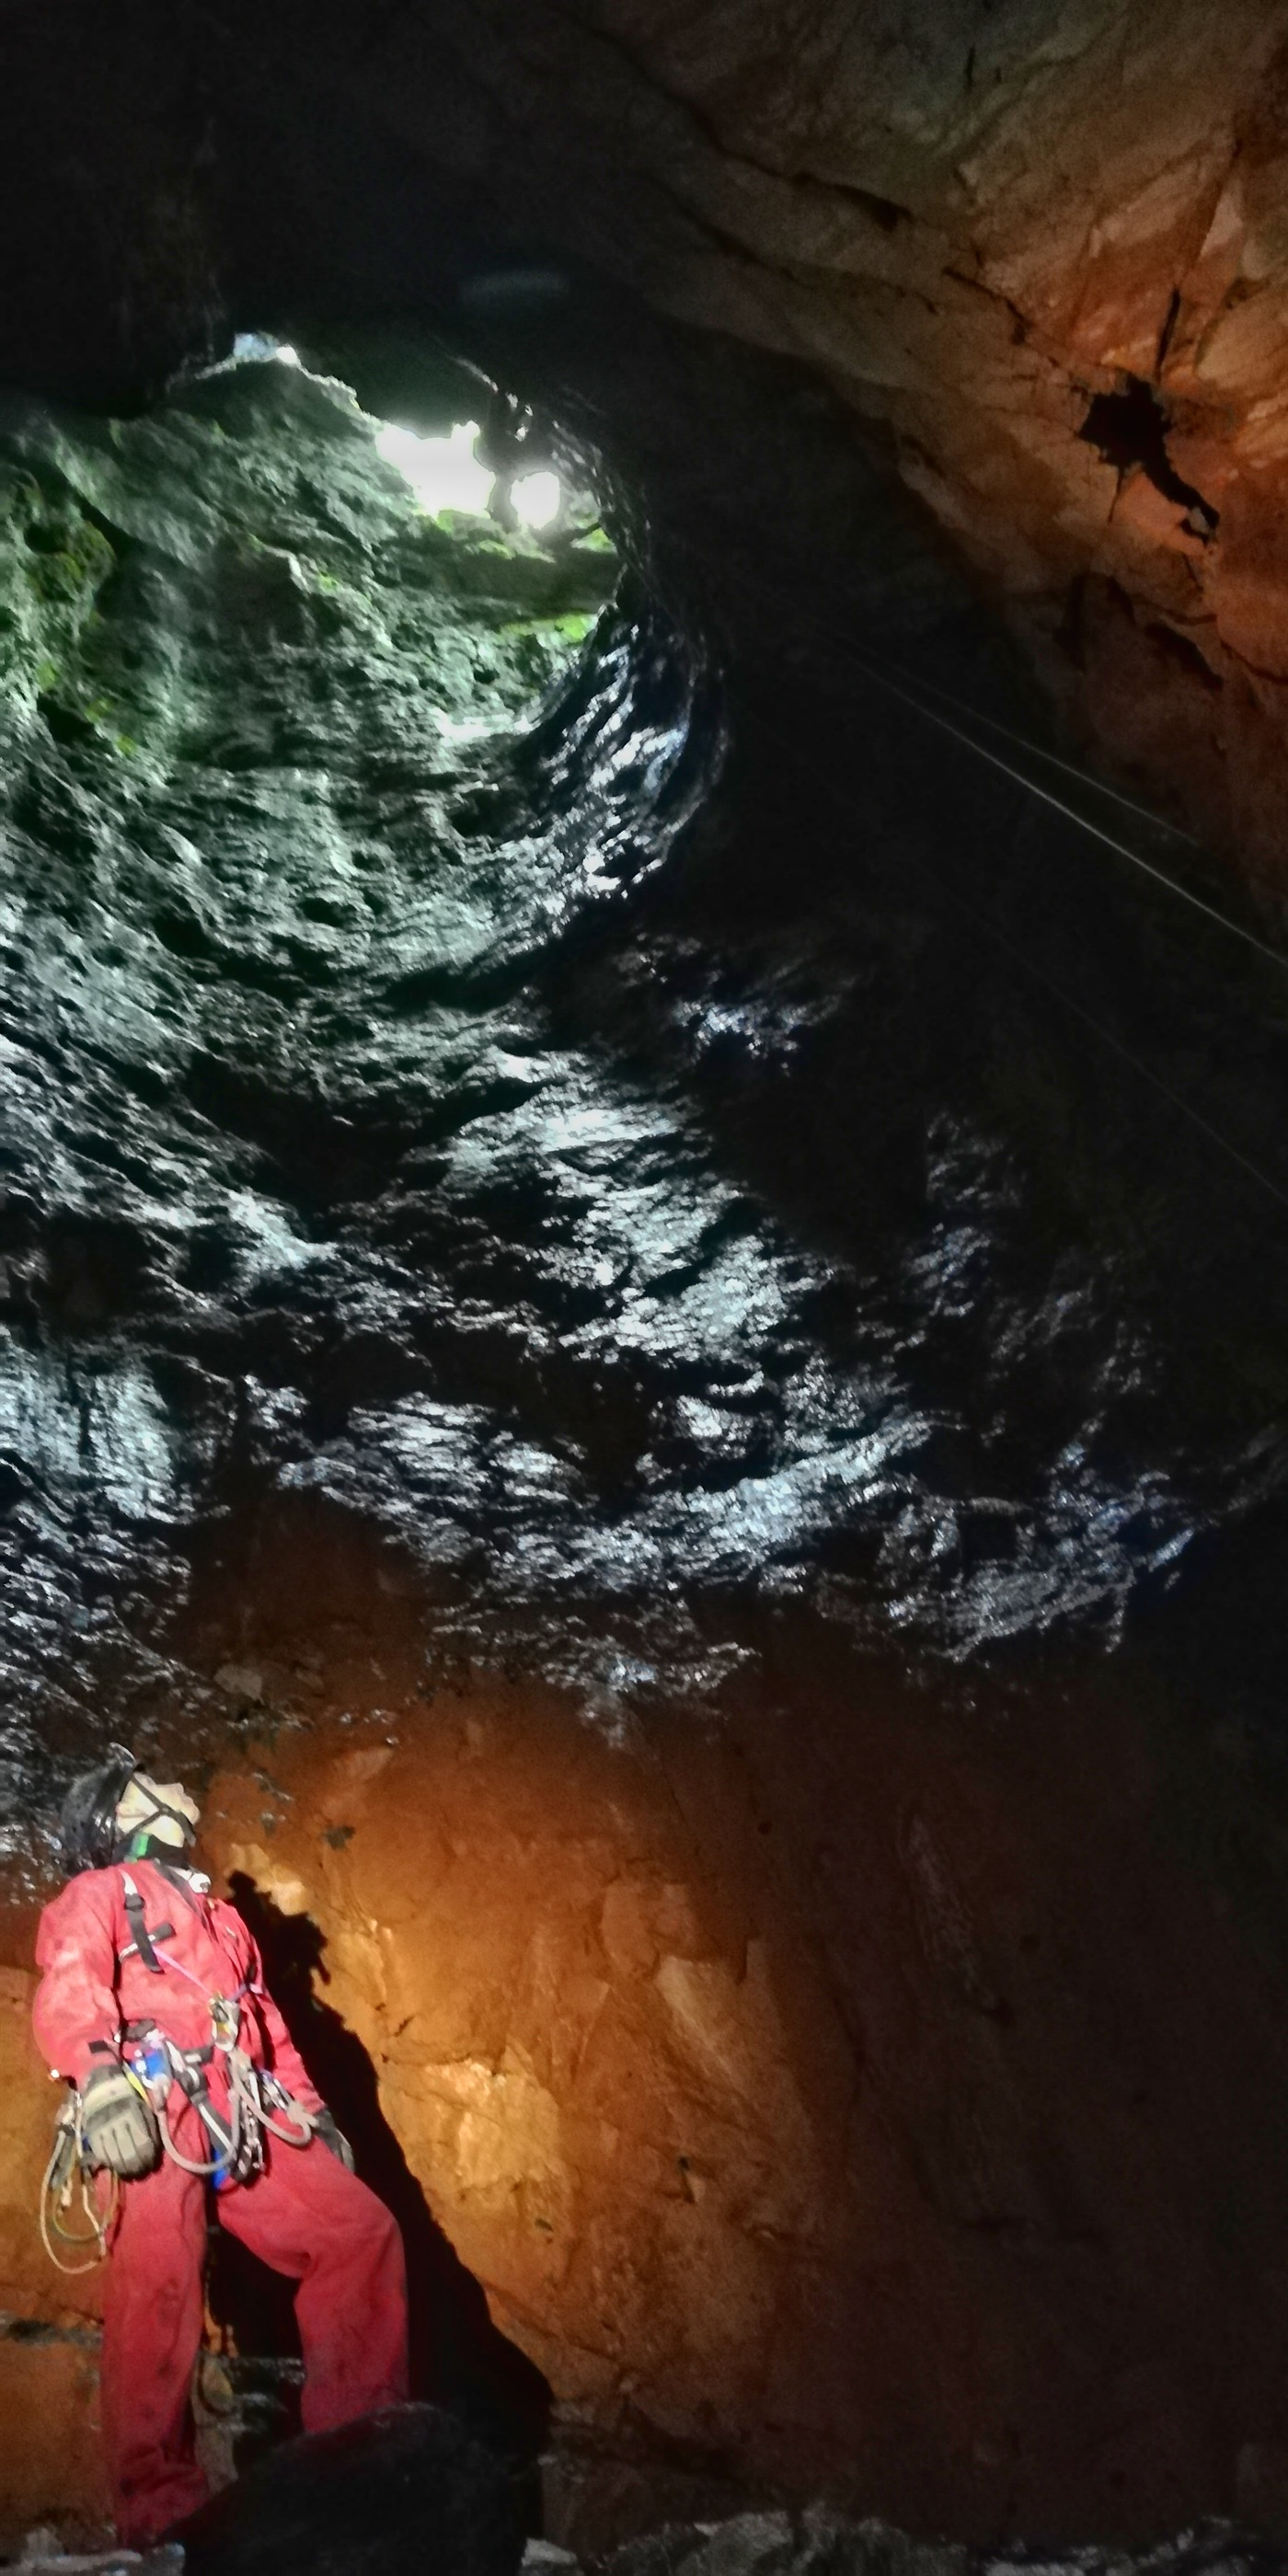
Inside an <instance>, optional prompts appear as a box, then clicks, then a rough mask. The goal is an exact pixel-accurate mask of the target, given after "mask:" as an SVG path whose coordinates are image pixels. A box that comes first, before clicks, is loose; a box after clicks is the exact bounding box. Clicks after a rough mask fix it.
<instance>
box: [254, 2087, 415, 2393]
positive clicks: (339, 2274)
mask: <svg viewBox="0 0 1288 2576" xmlns="http://www.w3.org/2000/svg"><path fill="white" fill-rule="evenodd" d="M215 2209H216V2213H217V2215H218V2218H219V2220H220V2223H221V2225H222V2226H224V2227H226V2228H227V2229H228V2231H229V2234H230V2235H232V2236H237V2237H240V2239H241V2242H242V2244H243V2245H247V2246H249V2248H250V2251H251V2253H252V2254H258V2255H259V2257H260V2259H261V2261H262V2262H265V2263H268V2264H270V2265H271V2267H272V2269H273V2270H274V2271H275V2272H285V2273H286V2275H287V2277H288V2279H290V2280H293V2281H298V2283H299V2288H298V2290H297V2291H296V2294H295V2314H296V2317H297V2319H298V2321H299V2329H300V2345H301V2348H302V2351H303V2354H304V2398H303V2404H302V2407H301V2415H302V2419H303V2424H304V2429H305V2432H306V2433H322V2432H325V2431H326V2429H327V2427H328V2426H329V2425H332V2424H348V2423H350V2422H351V2421H352V2420H353V2418H354V2417H355V2416H357V2415H367V2414H370V2413H372V2412H373V2410H374V2409H375V2408H376V2407H378V2406H392V2405H394V2404H395V2403H396V2402H397V2401H398V2400H399V2399H400V2398H404V2397H405V2396H406V2395H407V2269H406V2263H405V2260H404V2256H403V2244H402V2238H401V2236H400V2235H399V2233H398V2228H397V2226H396V2224H395V2222H394V2220H393V2219H392V2218H391V2217H390V2215H389V2212H388V2210H387V2209H386V2208H385V2205H384V2202H383V2201H381V2200H377V2198H376V2195H375V2193H374V2192H373V2191H368V2189H367V2186H366V2184H365V2183H362V2182H359V2181H358V2179H357V2176H356V2175H355V2174H351V2173H350V2172H348V2170H347V2168H346V2167H345V2166H344V2165H342V2164H341V2163H340V2161H339V2158H338V2157H337V2156H333V2155H332V2153H331V2150H330V2148H329V2147H325V2146H323V2144H322V2141H321V2139H320V2138H314V2139H312V2140H311V2141H310V2144H309V2145H308V2146H307V2147H288V2146H283V2145H282V2144H281V2143H280V2142H279V2141H278V2140H277V2139H272V2140H271V2141H270V2142H269V2149H268V2165H267V2169H266V2170H265V2172H263V2173H262V2174H260V2175H258V2176H257V2178H256V2180H255V2181H254V2182H252V2183H249V2184H247V2185H245V2186H244V2187H241V2188H239V2189H237V2190H234V2191H228V2192H219V2193H217V2194H216V2196H215Z"/></svg>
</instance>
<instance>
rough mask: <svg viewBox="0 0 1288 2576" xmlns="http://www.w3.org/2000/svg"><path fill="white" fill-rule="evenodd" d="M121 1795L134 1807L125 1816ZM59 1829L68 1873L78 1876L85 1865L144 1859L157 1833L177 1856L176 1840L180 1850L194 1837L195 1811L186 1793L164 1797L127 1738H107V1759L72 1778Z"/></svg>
mask: <svg viewBox="0 0 1288 2576" xmlns="http://www.w3.org/2000/svg"><path fill="white" fill-rule="evenodd" d="M127 1793H130V1794H129V1795H128V1800H127ZM180 1795H181V1796H182V1795H183V1793H182V1792H180ZM123 1800H127V1803H128V1808H129V1810H130V1812H129V1813H128V1814H127V1816H126V1817H125V1818H123V1817H122V1816H121V1814H120V1808H121V1804H122V1801H123ZM158 1825H160V1826H162V1828H163V1830H162V1831H161V1833H160V1834H159V1835H156V1836H155V1837H153V1835H152V1830H151V1829H152V1828H153V1827H155V1826H158ZM176 1828H177V1831H176ZM60 1829H61V1837H62V1849H63V1865H64V1867H65V1869H66V1871H67V1875H68V1877H69V1878H75V1877H76V1876H78V1874H79V1872H80V1871H81V1870H83V1869H106V1868H107V1867H108V1866H109V1864H110V1863H111V1862H112V1861H114V1860H125V1859H127V1858H135V1859H142V1858H144V1857H146V1854H147V1851H148V1847H149V1843H150V1841H151V1840H153V1839H155V1840H156V1842H157V1843H158V1844H159V1845H160V1847H162V1848H163V1849H164V1850H165V1851H166V1853H167V1854H168V1856H170V1857H172V1858H173V1857H174V1856H175V1853H176V1845H177V1847H178V1849H179V1850H181V1851H182V1850H186V1849H189V1848H190V1847H191V1845H192V1844H193V1843H194V1842H195V1840H196V1831H197V1811H196V1807H195V1805H194V1804H193V1801H192V1800H191V1799H190V1798H188V1797H186V1796H184V1799H183V1806H182V1807H180V1806H179V1805H177V1804H172V1803H171V1801H170V1800H168V1799H166V1798H163V1797H161V1796H160V1794H159V1792H158V1790H157V1787H156V1783H155V1782H154V1781H153V1780H152V1779H151V1778H150V1777H149V1775H148V1773H147V1772H146V1771H145V1770H144V1769H143V1766H142V1764H141V1763H140V1761H139V1760H138V1757H137V1755H136V1754H133V1753H131V1752H129V1751H128V1749H127V1747H126V1746H125V1745H123V1744H109V1746H108V1748H107V1759H106V1761H104V1762H100V1763H99V1764H98V1765H97V1766H96V1768H95V1769H94V1770H93V1771H83V1772H82V1773H81V1776H80V1778H79V1779H78V1780H73V1782H72V1785H71V1787H70V1789H69V1790H68V1792H67V1795H66V1797H65V1799H64V1800H63V1810H62V1816H61V1819H60Z"/></svg>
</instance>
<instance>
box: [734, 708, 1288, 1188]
mask: <svg viewBox="0 0 1288 2576" xmlns="http://www.w3.org/2000/svg"><path fill="white" fill-rule="evenodd" d="M896 694H900V693H899V692H896ZM949 730H952V731H955V730H956V728H955V727H952V728H949ZM772 731H773V735H774V739H775V740H776V741H777V742H778V743H780V744H781V746H782V748H783V749H784V750H785V751H786V753H787V754H788V757H789V758H790V759H792V760H793V761H794V762H795V764H796V766H797V767H798V768H799V769H800V771H801V773H802V775H803V776H807V777H808V778H809V779H810V780H811V783H812V784H813V785H814V787H815V788H817V786H818V783H819V782H818V778H817V775H816V773H815V772H814V771H813V770H812V769H811V768H809V766H808V764H807V763H806V761H805V760H804V759H803V757H802V755H801V753H800V751H799V750H798V749H797V746H796V745H795V744H794V743H793V741H792V739H791V737H790V735H789V734H786V733H784V732H783V731H782V730H781V729H780V728H779V727H777V726H775V727H773V728H772ZM963 739H964V737H963ZM971 747H972V749H979V748H980V746H979V745H977V744H976V745H972V746H971ZM981 757H982V758H984V759H986V760H991V759H992V757H993V755H992V754H991V753H988V752H982V753H981ZM995 765H1004V764H995ZM1021 783H1022V784H1028V783H1030V782H1027V781H1022V782H1021ZM824 784H825V785H826V786H827V792H828V794H829V796H830V798H831V800H832V802H833V804H834V805H835V806H836V808H837V811H838V812H842V811H844V813H845V814H846V817H847V819H848V816H849V807H848V805H846V806H844V807H843V806H842V800H841V794H840V791H839V790H838V789H836V788H834V787H832V786H831V784H830V782H828V781H825V782H824ZM1034 792H1035V794H1038V795H1041V794H1043V790H1042V789H1040V788H1038V789H1035V791H1034ZM1046 801H1047V802H1048V803H1050V802H1053V801H1055V800H1053V799H1050V798H1047V799H1046ZM1074 819H1075V820H1077V819H1079V818H1077V817H1076V816H1075V818H1074ZM1087 828H1088V829H1089V830H1090V829H1092V828H1094V827H1093V826H1091V825H1088V827H1087ZM1101 837H1102V838H1103V837H1104V836H1103V835H1102V836H1101ZM911 858H912V865H913V867H914V868H916V869H917V870H919V872H920V874H921V875H922V876H923V877H925V878H926V879H928V881H929V883H930V884H931V885H933V886H935V887H936V888H937V890H938V892H939V893H940V894H941V895H942V896H943V897H944V899H945V901H946V902H947V903H950V904H952V905H953V907H954V909H955V910H956V911H958V912H960V913H963V914H964V915H965V917H966V918H967V920H969V921H971V922H973V924H974V925H975V927H976V928H977V929H979V930H981V931H983V933H984V935H985V937H986V938H988V939H992V940H994V941H995V942H996V944H997V946H998V947H999V948H1001V949H1002V950H1004V952H1005V953H1006V954H1007V955H1008V956H1010V957H1013V958H1014V960H1015V962H1016V964H1017V965H1018V966H1020V967H1021V968H1022V969H1023V970H1024V972H1025V973H1026V974H1028V975H1031V976H1032V977H1033V979H1034V981H1035V983H1038V984H1041V985H1042V986H1043V987H1044V989H1045V990H1046V991H1047V992H1048V993H1051V994H1053V995H1054V997H1055V999H1056V1000H1057V1001H1058V1002H1061V1003H1062V1004H1063V1005H1064V1008H1065V1009H1066V1010H1067V1011H1071V1012H1072V1014H1073V1016H1074V1018H1075V1019H1078V1020H1081V1021H1082V1023H1083V1025H1084V1026H1085V1027H1086V1028H1089V1029H1091V1030H1092V1031H1093V1032H1094V1034H1095V1035H1096V1036H1097V1037H1098V1038H1100V1039H1101V1040H1102V1042H1103V1044H1104V1045H1105V1046H1107V1047H1108V1048H1109V1049H1110V1050H1111V1052H1112V1053H1113V1054H1114V1055H1117V1056H1121V1057H1122V1059H1123V1061H1124V1062H1125V1063H1127V1064H1129V1065H1131V1067H1132V1068H1133V1071H1134V1072H1136V1073H1138V1074H1139V1075H1140V1076H1141V1079H1142V1080H1143V1081H1144V1082H1147V1083H1148V1084H1149V1085H1150V1086H1151V1088H1152V1089H1153V1090H1155V1091H1157V1092H1159V1093H1160V1094H1161V1096H1162V1098H1163V1099H1164V1100H1166V1101H1168V1102H1170V1104H1171V1106H1172V1107H1173V1108H1174V1109H1179V1111H1180V1112H1181V1115H1182V1117H1184V1118H1188V1119H1189V1121H1190V1124H1191V1126H1193V1127H1196V1128H1197V1129H1198V1131H1199V1134H1200V1135H1201V1136H1204V1137H1206V1138H1207V1140H1208V1142H1209V1143H1210V1144H1213V1145H1215V1146H1217V1147H1218V1148H1219V1150H1220V1151H1221V1152H1222V1153H1223V1154H1226V1155H1228V1156H1229V1158H1230V1161H1231V1162H1232V1163H1235V1164H1237V1165H1238V1167H1239V1169H1240V1171H1242V1172H1244V1173H1245V1174H1246V1175H1247V1177H1248V1178H1249V1179H1250V1180H1253V1181H1255V1182H1257V1184H1258V1186H1259V1187H1260V1188H1261V1189H1263V1190H1265V1191H1266V1192H1267V1193H1268V1194H1269V1196H1270V1197H1271V1198H1272V1199H1274V1200H1275V1201H1276V1202H1277V1203H1278V1205H1279V1206H1280V1207H1282V1208H1285V1209H1288V1190H1283V1189H1281V1188H1280V1186H1279V1184H1278V1182H1277V1181H1273V1180H1272V1179H1271V1178H1270V1175H1269V1173H1268V1172H1265V1171H1263V1170H1262V1168H1261V1165H1260V1164H1259V1163H1255V1162H1253V1160H1252V1158H1251V1156H1250V1155H1247V1154H1245V1153H1244V1152H1243V1151H1242V1150H1241V1148H1240V1147H1239V1146H1238V1145H1235V1144H1233V1143H1232V1142H1231V1140H1230V1138H1229V1137H1228V1136H1227V1135H1225V1134H1224V1132H1223V1131H1222V1129H1221V1128H1219V1127H1216V1126H1214V1125H1213V1124H1212V1121H1211V1120H1210V1119H1208V1118H1205V1117H1204V1115H1203V1112H1202V1111H1201V1110H1200V1109H1196V1108H1194V1106H1193V1104H1192V1102H1190V1101H1188V1100H1187V1099H1186V1098H1185V1096H1184V1094H1183V1093H1182V1092H1179V1091H1174V1090H1173V1089H1172V1086H1171V1084H1170V1083H1169V1082H1165V1081H1164V1079H1163V1077H1162V1075H1161V1074H1158V1073H1155V1071H1154V1070H1153V1067H1152V1066H1151V1065H1148V1064H1146V1063H1145V1062H1144V1061H1143V1059H1142V1058H1141V1057H1140V1056H1138V1055H1137V1054H1136V1053H1135V1052H1134V1050H1133V1049H1132V1048H1131V1047H1129V1046H1128V1045H1127V1044H1126V1043H1125V1041H1124V1040H1123V1039H1122V1038H1120V1037H1116V1036H1115V1034H1114V1032H1113V1030H1112V1029H1108V1028H1106V1027H1105V1025H1104V1022H1103V1021H1102V1020H1099V1019H1097V1017H1096V1015H1095V1013H1094V1011H1089V1010H1088V1009H1087V1007H1086V1004H1085V1003H1083V1002H1079V1001H1077V1000H1075V998H1074V996H1073V994H1072V993H1068V992H1066V991H1065V988H1064V986H1063V985H1062V984H1059V983H1057V982H1056V979H1055V977H1054V976H1053V975H1049V974H1048V973H1047V971H1046V968H1045V967H1043V966H1039V965H1037V964H1036V962H1035V960H1034V959H1033V958H1032V957H1030V956H1029V955H1028V952H1027V950H1025V949H1024V948H1022V947H1021V946H1020V945H1019V942H1018V941H1017V940H1014V939H1012V938H1011V937H1010V934H1009V933H1008V932H1007V931H1005V930H1003V929H1002V928H1001V927H1000V925H999V924H998V923H997V922H995V921H993V920H991V919H990V918H989V916H988V915H987V914H986V913H982V912H980V911H979V909H978V907H977V906H976V905H974V904H973V903H971V902H970V901H969V900H968V899H967V897H966V896H964V895H961V894H959V893H958V892H957V891H956V889H955V888H954V887H952V886H950V885H948V884H947V883H946V882H945V880H944V878H943V877H942V876H941V875H940V874H939V871H938V869H936V868H934V867H932V866H931V865H930V862H929V861H928V860H927V859H924V858H921V857H919V856H918V854H917V853H916V852H915V851H914V852H912V853H911ZM1163 882H1164V883H1165V884H1166V883H1168V882H1169V880H1168V879H1166V878H1164V880H1163ZM1213 917H1214V919H1216V920H1218V921H1219V920H1220V919H1221V917H1222V916H1221V915H1220V914H1219V913H1218V914H1215V915H1214V916H1213ZM1230 926H1231V927H1233V926H1234V925H1230ZM1266 953H1267V955H1268V956H1271V957H1273V956H1274V951H1273V950H1272V949H1271V950H1267V952H1266ZM1275 962H1276V963H1277V964H1281V965H1285V966H1288V960H1284V959H1276V960H1275Z"/></svg>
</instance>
